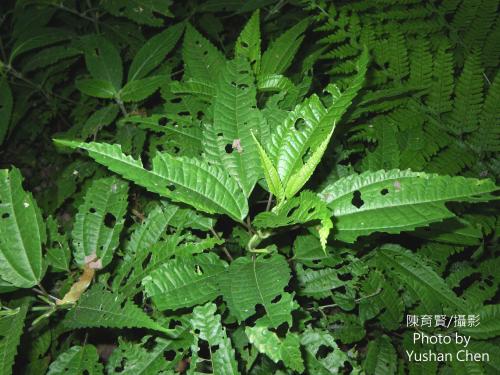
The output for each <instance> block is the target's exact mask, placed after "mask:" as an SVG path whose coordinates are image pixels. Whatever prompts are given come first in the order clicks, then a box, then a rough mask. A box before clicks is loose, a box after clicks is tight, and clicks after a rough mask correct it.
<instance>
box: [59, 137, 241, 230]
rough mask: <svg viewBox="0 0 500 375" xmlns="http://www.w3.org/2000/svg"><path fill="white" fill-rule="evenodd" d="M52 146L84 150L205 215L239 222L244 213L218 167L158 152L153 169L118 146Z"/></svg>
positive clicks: (234, 189) (67, 143)
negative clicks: (219, 216) (224, 217)
mask: <svg viewBox="0 0 500 375" xmlns="http://www.w3.org/2000/svg"><path fill="white" fill-rule="evenodd" d="M55 142H56V144H60V145H63V146H68V147H71V148H81V149H84V150H87V151H88V152H89V155H90V156H91V157H92V158H93V159H94V160H96V161H97V162H98V163H100V164H103V165H105V166H106V167H108V168H109V169H110V170H112V171H113V172H115V173H119V174H121V175H122V176H123V177H124V178H126V179H129V180H132V181H133V182H135V183H136V184H138V185H140V186H143V187H145V188H146V189H148V190H149V191H151V192H153V193H158V194H160V195H162V196H165V197H167V198H170V199H172V200H174V201H176V202H182V203H186V204H189V205H192V206H193V207H195V208H196V209H198V210H201V211H204V212H207V213H210V214H212V213H221V214H227V215H229V216H231V217H232V218H233V219H235V220H237V221H242V220H243V219H244V218H245V216H246V215H247V213H248V203H247V199H246V197H245V195H244V194H243V192H242V191H241V190H240V188H239V186H238V185H237V184H236V182H235V181H234V180H233V179H231V178H230V177H229V176H228V175H227V174H226V172H225V171H224V170H222V169H221V168H218V167H215V166H211V165H209V164H208V163H206V162H203V161H201V160H198V159H194V158H185V157H179V158H174V157H172V156H170V155H168V154H166V153H158V154H157V155H156V157H155V158H154V159H153V169H152V170H146V169H144V167H143V166H142V162H141V161H140V160H135V159H134V158H132V157H131V156H127V155H124V154H123V153H122V151H121V147H120V146H119V145H109V144H106V143H102V144H100V143H95V142H93V143H83V142H75V141H64V140H55Z"/></svg>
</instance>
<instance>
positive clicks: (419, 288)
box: [375, 245, 467, 313]
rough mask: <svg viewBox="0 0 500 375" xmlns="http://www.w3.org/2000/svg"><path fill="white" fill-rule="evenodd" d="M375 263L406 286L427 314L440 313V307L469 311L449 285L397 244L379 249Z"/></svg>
mask: <svg viewBox="0 0 500 375" xmlns="http://www.w3.org/2000/svg"><path fill="white" fill-rule="evenodd" d="M375 261H376V263H377V265H378V266H379V267H380V268H383V269H386V270H387V272H389V274H390V275H391V276H392V277H393V278H395V279H396V280H397V281H398V284H399V283H404V284H405V285H406V286H407V287H408V288H410V290H412V291H414V293H415V294H416V295H417V296H418V298H419V299H420V300H421V301H422V303H423V304H424V306H425V307H426V309H427V311H429V312H430V313H431V312H432V313H439V312H440V311H442V309H441V306H450V307H452V308H453V309H454V311H462V312H466V311H467V308H466V305H465V303H464V301H463V300H462V299H460V298H458V297H457V296H456V295H455V293H454V292H453V291H452V290H451V289H450V287H449V286H448V285H446V282H445V281H444V280H443V279H442V278H441V277H440V276H439V275H438V274H437V273H436V272H435V271H434V270H433V269H432V268H431V267H429V265H427V264H426V263H425V262H424V261H423V260H422V259H420V258H419V257H418V256H417V255H415V254H414V253H412V252H411V251H409V250H406V249H403V248H401V247H399V246H396V245H385V246H384V247H382V248H380V249H378V250H377V252H376V255H375Z"/></svg>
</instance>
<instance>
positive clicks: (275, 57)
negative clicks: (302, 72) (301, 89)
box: [260, 18, 309, 75]
mask: <svg viewBox="0 0 500 375" xmlns="http://www.w3.org/2000/svg"><path fill="white" fill-rule="evenodd" d="M308 26H309V19H308V18H305V19H303V20H302V21H300V22H299V23H297V24H295V25H294V26H292V27H291V28H290V29H288V30H287V31H285V32H284V33H283V34H282V35H280V36H279V37H278V38H277V39H276V40H275V41H273V42H272V43H271V45H270V46H269V47H268V48H267V50H266V51H265V52H264V53H263V55H262V64H261V69H260V75H268V74H281V73H283V72H285V70H286V69H288V67H289V66H290V65H291V63H292V61H293V58H294V57H295V54H296V53H297V51H298V49H299V47H300V45H301V44H302V40H303V39H304V36H302V34H303V33H304V31H305V30H306V29H307V27H308Z"/></svg>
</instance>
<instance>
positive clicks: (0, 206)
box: [0, 168, 46, 288]
mask: <svg viewBox="0 0 500 375" xmlns="http://www.w3.org/2000/svg"><path fill="white" fill-rule="evenodd" d="M22 180H23V178H22V176H21V172H19V170H18V169H15V168H13V169H12V170H11V171H10V172H9V171H8V170H7V169H1V170H0V277H1V278H2V279H3V280H5V281H7V282H9V283H11V284H13V285H15V286H17V287H19V288H30V287H32V286H34V285H36V284H38V283H39V282H40V280H41V279H42V277H43V274H44V267H43V263H42V246H43V245H44V244H45V241H46V232H45V223H44V222H43V219H42V215H41V213H40V209H39V208H38V205H37V203H36V201H35V200H34V199H33V196H32V195H31V193H27V192H25V191H24V190H23V186H22Z"/></svg>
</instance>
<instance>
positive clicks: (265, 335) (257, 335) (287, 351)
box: [245, 326, 304, 373]
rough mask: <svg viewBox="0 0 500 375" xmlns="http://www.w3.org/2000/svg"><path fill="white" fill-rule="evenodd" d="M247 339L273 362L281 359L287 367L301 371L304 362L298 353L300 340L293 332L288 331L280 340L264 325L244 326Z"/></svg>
mask: <svg viewBox="0 0 500 375" xmlns="http://www.w3.org/2000/svg"><path fill="white" fill-rule="evenodd" d="M245 333H246V334H247V336H248V340H249V341H250V342H251V343H252V344H253V345H254V346H255V347H256V348H257V350H258V351H259V352H260V353H263V354H265V355H267V356H268V357H269V358H271V359H272V360H273V361H274V362H278V361H280V360H281V361H283V363H284V364H285V366H287V367H288V368H290V369H292V370H294V371H297V372H299V373H301V372H302V371H304V362H303V359H302V355H301V353H300V340H299V337H298V336H297V335H296V334H294V333H288V334H287V335H286V337H285V338H284V339H283V340H282V339H280V338H279V337H278V335H276V333H274V332H271V331H269V330H268V329H267V328H266V327H262V326H256V327H246V328H245Z"/></svg>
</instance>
